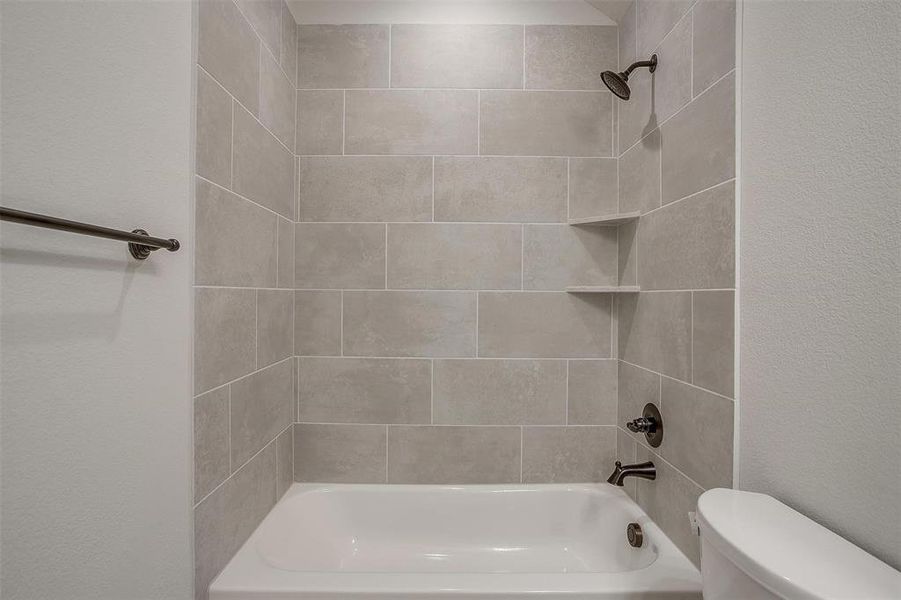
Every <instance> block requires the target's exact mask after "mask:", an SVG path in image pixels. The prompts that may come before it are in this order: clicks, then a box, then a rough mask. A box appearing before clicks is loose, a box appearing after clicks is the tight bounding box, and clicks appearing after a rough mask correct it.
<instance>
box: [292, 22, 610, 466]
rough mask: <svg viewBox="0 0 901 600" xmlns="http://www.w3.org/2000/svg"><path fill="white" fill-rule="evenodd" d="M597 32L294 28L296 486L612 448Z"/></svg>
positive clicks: (605, 32) (605, 140) (575, 456)
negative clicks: (600, 221)
mask: <svg viewBox="0 0 901 600" xmlns="http://www.w3.org/2000/svg"><path fill="white" fill-rule="evenodd" d="M616 49H617V30H616V28H615V27H604V26H581V27H580V26H525V27H524V26H523V25H463V26H454V25H450V26H448V25H344V26H333V25H301V26H300V27H299V28H298V79H297V85H298V91H297V137H296V140H297V146H296V151H297V154H298V169H297V171H298V192H299V193H298V201H299V212H298V223H297V225H296V240H297V244H296V260H295V284H296V288H297V291H296V292H295V302H296V305H295V314H296V319H295V337H294V342H295V344H294V349H295V353H296V355H297V356H298V382H299V385H298V391H299V396H298V415H297V416H298V421H299V424H298V425H297V426H296V428H295V437H294V441H295V457H296V461H295V478H296V479H297V480H298V481H334V482H339V481H355V482H386V481H387V482H389V483H432V482H441V483H449V482H453V483H487V482H517V483H518V482H520V481H524V482H550V481H598V480H600V479H602V478H603V477H605V476H606V475H607V471H608V470H609V468H610V466H611V464H612V461H613V456H614V453H615V444H616V429H615V417H616V363H615V361H614V360H612V357H613V352H612V346H613V333H612V331H613V330H612V317H611V298H610V297H609V296H604V295H598V296H587V295H586V296H576V295H571V294H567V293H566V292H564V291H563V290H564V289H565V287H566V286H568V285H579V284H582V285H591V284H595V285H603V284H615V283H616V279H617V237H616V235H617V234H616V230H615V229H614V228H609V227H606V228H604V227H596V228H587V227H583V228H577V227H571V226H569V225H567V224H566V221H567V215H568V213H569V214H570V215H572V216H574V217H575V216H585V215H590V214H605V213H609V212H613V211H615V209H616V161H615V158H613V156H614V150H613V112H612V98H611V95H610V94H609V92H607V91H606V90H605V89H603V90H602V89H601V83H600V81H599V79H598V77H597V71H598V68H599V66H600V65H604V64H615V63H616V56H617V50H616Z"/></svg>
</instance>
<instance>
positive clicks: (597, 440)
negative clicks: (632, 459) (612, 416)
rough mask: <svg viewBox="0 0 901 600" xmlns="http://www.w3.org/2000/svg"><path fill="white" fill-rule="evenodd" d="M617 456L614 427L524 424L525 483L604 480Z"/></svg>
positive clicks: (523, 459)
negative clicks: (527, 425) (537, 425)
mask: <svg viewBox="0 0 901 600" xmlns="http://www.w3.org/2000/svg"><path fill="white" fill-rule="evenodd" d="M615 456H616V428H615V427H525V428H523V431H522V481H523V483H577V482H595V481H604V480H605V479H606V478H607V476H608V475H609V474H610V469H611V468H612V466H613V463H614V459H615Z"/></svg>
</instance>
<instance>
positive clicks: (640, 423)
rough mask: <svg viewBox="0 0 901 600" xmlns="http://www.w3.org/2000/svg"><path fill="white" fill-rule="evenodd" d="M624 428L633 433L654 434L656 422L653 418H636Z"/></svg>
mask: <svg viewBox="0 0 901 600" xmlns="http://www.w3.org/2000/svg"><path fill="white" fill-rule="evenodd" d="M626 428H628V430H629V431H631V432H633V433H654V432H656V431H657V420H656V419H654V417H638V418H637V419H632V420H631V421H629V422H628V423H626Z"/></svg>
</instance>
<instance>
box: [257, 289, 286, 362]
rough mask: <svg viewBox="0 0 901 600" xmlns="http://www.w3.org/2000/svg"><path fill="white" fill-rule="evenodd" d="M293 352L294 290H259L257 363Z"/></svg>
mask: <svg viewBox="0 0 901 600" xmlns="http://www.w3.org/2000/svg"><path fill="white" fill-rule="evenodd" d="M293 354H294V292H293V291H291V290H257V365H258V366H260V367H265V366H266V365H271V364H272V363H275V362H278V361H280V360H282V359H285V358H288V357H289V356H292V355H293Z"/></svg>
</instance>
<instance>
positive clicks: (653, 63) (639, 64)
mask: <svg viewBox="0 0 901 600" xmlns="http://www.w3.org/2000/svg"><path fill="white" fill-rule="evenodd" d="M656 66H657V61H656V60H639V61H637V62H634V63H632V64H631V65H629V67H628V68H627V69H626V70H625V71H623V75H625V76H626V77H628V76H629V75H631V74H632V71H634V70H635V69H640V68H641V67H656ZM653 72H654V69H651V73H653Z"/></svg>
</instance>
